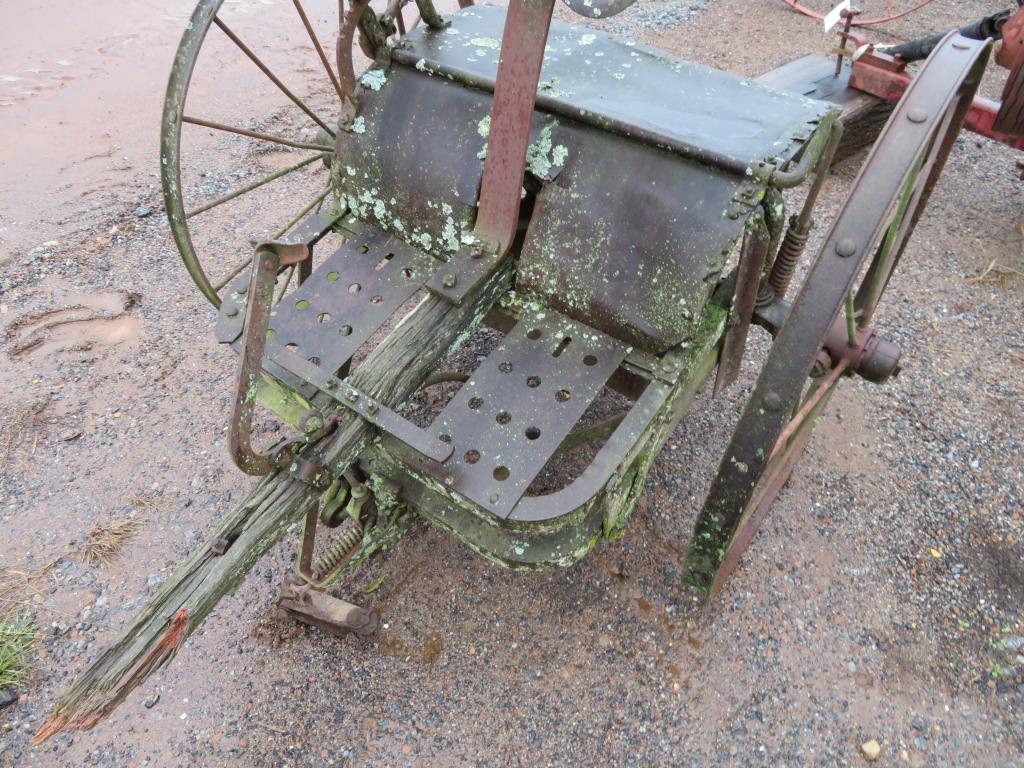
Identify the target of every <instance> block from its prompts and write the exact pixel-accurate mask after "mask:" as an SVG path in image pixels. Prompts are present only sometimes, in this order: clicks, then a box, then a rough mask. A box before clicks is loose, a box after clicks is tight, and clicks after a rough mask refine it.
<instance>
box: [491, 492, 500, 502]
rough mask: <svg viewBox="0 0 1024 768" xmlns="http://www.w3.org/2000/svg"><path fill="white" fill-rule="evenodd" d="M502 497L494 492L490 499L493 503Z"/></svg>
mask: <svg viewBox="0 0 1024 768" xmlns="http://www.w3.org/2000/svg"><path fill="white" fill-rule="evenodd" d="M500 498H501V496H500V495H498V494H497V493H492V494H491V497H490V499H489V501H490V502H491V504H497V503H498V499H500Z"/></svg>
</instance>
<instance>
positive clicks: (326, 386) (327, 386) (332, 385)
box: [324, 379, 338, 389]
mask: <svg viewBox="0 0 1024 768" xmlns="http://www.w3.org/2000/svg"><path fill="white" fill-rule="evenodd" d="M336 386H338V382H336V381H335V380H334V379H328V380H327V381H325V382H324V389H334V388H335V387H336Z"/></svg>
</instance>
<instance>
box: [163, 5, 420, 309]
mask: <svg viewBox="0 0 1024 768" xmlns="http://www.w3.org/2000/svg"><path fill="white" fill-rule="evenodd" d="M292 4H293V6H294V9H295V15H294V17H295V18H296V27H297V29H296V30H289V31H291V32H295V33H296V34H299V32H298V30H300V29H304V34H305V37H306V45H307V46H308V47H309V49H311V52H313V53H315V58H314V57H310V61H311V62H312V61H317V62H318V63H317V69H318V71H319V75H318V76H316V77H317V83H314V85H316V84H322V83H321V82H320V81H321V80H324V81H327V82H329V83H330V86H331V87H330V90H329V91H328V93H329V94H331V95H330V97H329V106H328V108H327V109H323V108H317V109H314V108H311V107H310V106H309V104H307V103H306V101H305V100H304V99H303V98H302V97H300V96H298V95H296V92H295V91H294V90H292V88H291V87H289V86H302V88H303V89H304V90H305V91H309V90H310V82H309V81H308V78H307V77H303V78H301V79H299V78H296V77H294V76H291V77H290V78H289V79H291V80H294V82H292V83H290V84H289V83H285V82H284V79H282V78H281V77H280V75H278V73H277V72H275V71H274V69H272V68H271V67H270V66H268V65H267V63H266V60H265V57H266V55H267V51H266V50H265V49H266V48H267V46H263V47H262V49H261V50H255V49H254V47H250V46H249V45H248V44H247V43H246V42H245V40H244V39H243V37H242V35H239V34H237V33H236V31H235V30H234V29H232V27H231V26H230V25H229V24H228V23H227V22H226V21H225V20H224V19H223V18H221V16H220V15H219V14H220V11H221V10H222V7H223V5H224V0H201V1H200V2H199V4H198V5H197V6H196V8H195V10H194V11H193V12H192V15H191V18H190V21H189V23H188V25H187V27H186V30H185V32H184V34H183V35H182V38H181V42H180V43H179V45H178V49H177V53H176V55H175V59H174V64H173V67H172V70H171V75H170V78H169V80H168V84H167V92H166V96H165V100H164V109H163V115H162V121H161V137H160V149H161V152H160V156H161V157H160V159H161V164H160V175H161V183H162V187H163V194H164V204H165V208H166V211H167V217H168V221H169V224H170V229H171V234H172V237H173V239H174V242H175V244H176V245H177V248H178V251H179V253H180V255H181V258H182V261H183V262H184V264H185V268H186V270H187V271H188V273H189V275H190V276H191V277H192V279H193V281H194V282H195V284H196V286H197V287H198V288H199V290H200V292H201V293H202V294H203V295H204V296H205V297H206V299H207V300H209V301H210V302H211V303H212V304H213V305H214V306H215V307H219V306H220V303H221V298H222V295H223V291H224V290H225V288H226V287H227V286H228V284H229V283H230V281H231V280H232V279H233V278H234V277H236V276H237V275H238V274H239V273H241V272H242V271H244V269H245V268H246V266H247V265H248V263H249V261H250V259H251V254H250V255H247V256H245V257H244V258H239V259H235V260H234V263H233V264H228V265H224V264H221V263H218V262H223V261H224V259H225V256H224V255H223V254H222V253H218V252H213V251H212V249H197V247H196V244H195V241H194V238H193V231H192V226H191V225H192V224H194V222H193V221H191V220H192V219H193V217H197V216H201V215H202V214H204V213H206V212H207V211H210V210H211V209H213V208H216V207H218V206H220V205H223V204H225V203H229V202H231V201H233V200H238V199H239V198H241V197H243V196H245V195H248V194H251V193H254V192H256V190H262V189H263V188H264V187H267V185H273V184H274V183H275V182H278V181H279V180H281V179H287V180H288V183H293V182H294V180H295V178H296V177H294V176H293V174H296V173H299V172H301V173H302V175H303V176H309V175H310V173H309V171H311V170H313V169H315V165H314V164H315V163H316V161H317V160H319V159H321V158H325V159H326V158H328V157H329V156H330V153H332V152H333V150H334V133H335V132H336V131H337V127H336V126H335V127H332V124H334V123H335V122H336V120H337V118H338V115H339V114H341V112H342V110H341V105H342V102H343V99H344V97H343V89H342V85H341V83H340V81H339V74H337V73H335V71H334V68H333V67H332V65H331V63H330V60H329V59H328V56H327V54H326V53H325V49H324V46H323V44H322V42H321V40H320V37H319V36H318V35H317V33H316V31H315V29H314V27H313V25H312V23H311V22H310V18H309V15H308V14H307V13H306V11H305V8H304V6H303V5H302V1H301V0H292ZM401 5H402V4H401V3H400V4H399V5H398V9H399V10H398V12H399V13H401V10H400V9H401ZM338 9H339V11H340V10H341V4H340V3H339V5H338ZM335 21H336V22H337V23H336V24H335V25H334V27H333V30H334V33H335V34H337V33H338V30H340V27H341V21H340V20H337V19H336V20H335ZM232 23H234V22H232ZM404 26H405V25H404V22H403V23H402V24H401V27H403V28H404ZM213 27H217V28H218V29H219V30H220V31H219V32H215V33H214V34H223V36H224V37H225V38H226V39H227V40H229V41H230V43H229V44H230V45H231V46H232V50H233V51H234V54H235V55H237V56H240V57H242V59H243V60H244V59H248V60H249V61H250V62H251V64H252V65H255V67H257V68H258V69H259V70H260V71H261V72H262V75H263V79H264V80H266V81H269V83H271V84H272V85H273V86H274V87H276V89H277V91H278V92H279V93H280V94H281V95H283V96H284V100H282V103H286V104H288V107H289V109H292V108H294V109H296V110H298V112H297V114H304V117H303V118H302V119H304V120H306V121H308V126H307V127H308V128H316V129H319V135H318V138H317V139H316V140H314V141H309V140H300V139H297V138H295V137H293V136H289V135H286V133H285V132H280V131H267V132H265V131H262V130H251V129H249V128H243V127H240V126H237V125H231V124H229V123H227V122H220V121H218V120H212V119H209V118H207V117H205V116H202V117H200V116H196V115H192V114H190V113H189V110H188V96H189V91H190V86H191V85H192V83H193V80H194V79H195V78H196V65H197V62H198V61H199V58H200V55H201V52H202V50H203V47H204V44H205V43H206V42H207V35H208V33H209V32H210V30H211V29H212V28H213ZM348 59H349V61H350V59H351V56H350V55H349V56H348ZM346 63H349V62H346ZM349 66H351V64H350V63H349ZM327 110H329V114H328V113H327ZM190 124H191V125H194V126H198V127H201V128H205V129H208V130H211V131H214V132H219V133H224V134H235V135H239V136H243V137H246V138H247V139H249V140H251V143H250V144H247V145H245V146H246V149H247V150H248V151H251V153H252V154H253V155H258V153H259V152H260V151H262V150H261V149H260V148H261V147H272V146H275V145H277V146H278V147H282V148H288V149H293V150H294V149H297V150H304V151H309V152H311V153H313V154H311V155H305V156H302V157H301V158H295V160H296V162H291V163H290V164H289V165H287V166H286V167H278V168H276V170H274V169H272V172H268V173H266V174H265V175H261V176H260V178H258V179H256V180H255V181H248V179H247V178H246V179H245V180H246V182H247V183H244V184H242V185H240V186H237V187H235V188H232V189H230V190H229V191H228V192H226V193H224V194H220V195H216V196H212V197H211V196H209V195H206V196H204V198H203V199H200V200H197V201H195V202H194V203H193V204H191V205H190V206H187V205H186V202H185V199H186V197H191V195H190V194H187V190H186V189H184V188H183V182H182V168H183V164H184V158H183V152H182V135H183V127H184V126H186V125H190ZM256 163H257V164H259V159H258V158H257V160H256ZM197 165H199V166H200V167H201V164H197ZM262 173H263V172H262V170H261V174H262ZM225 175H227V174H225ZM236 175H238V174H236ZM241 175H242V176H243V177H246V176H247V175H248V173H243V174H241ZM324 176H325V178H324V179H323V182H321V183H320V185H319V186H318V187H317V192H316V195H315V196H313V197H312V199H309V198H308V197H306V198H304V199H303V205H302V207H301V208H300V209H299V210H298V212H297V213H295V212H294V211H288V213H287V219H285V218H284V217H283V216H282V219H283V223H284V225H283V226H280V227H277V226H275V227H273V228H268V232H272V234H271V235H270V238H269V239H275V238H278V237H281V236H282V235H283V234H285V233H286V232H287V231H288V230H289V229H290V228H291V227H292V226H294V225H295V224H296V223H298V221H300V220H301V219H302V217H303V216H305V215H306V214H308V213H310V211H312V210H313V209H317V210H319V206H320V205H322V204H323V202H324V200H325V199H326V197H327V195H328V193H329V191H330V184H329V179H328V178H326V177H327V176H329V174H327V173H325V174H324ZM245 223H246V222H245V221H242V222H241V224H242V225H243V226H244V225H245ZM208 250H210V251H211V252H207V251H208ZM227 258H230V255H229V256H228V257H227ZM290 278H291V273H288V280H289V281H290ZM286 285H287V284H286Z"/></svg>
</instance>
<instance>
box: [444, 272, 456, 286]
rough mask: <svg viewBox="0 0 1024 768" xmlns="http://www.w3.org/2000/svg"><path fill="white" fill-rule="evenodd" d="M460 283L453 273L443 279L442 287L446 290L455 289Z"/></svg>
mask: <svg viewBox="0 0 1024 768" xmlns="http://www.w3.org/2000/svg"><path fill="white" fill-rule="evenodd" d="M458 282H459V278H457V277H456V276H455V275H454V274H453V273H452V272H449V273H448V274H447V275H445V276H444V277H443V278H442V279H441V285H443V286H444V287H445V288H454V287H455V286H456V285H457V284H458Z"/></svg>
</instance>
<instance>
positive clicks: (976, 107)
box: [850, 36, 1024, 149]
mask: <svg viewBox="0 0 1024 768" xmlns="http://www.w3.org/2000/svg"><path fill="white" fill-rule="evenodd" d="M851 39H854V40H855V42H856V43H857V44H858V45H864V44H866V41H864V40H863V38H861V39H860V40H857V39H856V38H855V36H851ZM904 66H905V64H904V65H902V66H901V62H900V60H898V59H894V58H893V57H891V56H886V55H885V54H881V53H876V52H870V53H868V54H865V55H864V56H862V57H861V58H859V59H858V60H857V61H855V62H853V68H852V70H851V72H850V87H851V88H856V89H857V90H858V91H863V92H864V93H869V94H871V95H872V96H877V97H878V98H880V99H885V100H887V101H894V102H895V101H899V100H900V98H902V96H903V92H904V91H906V90H907V86H909V85H910V81H911V80H912V79H913V78H911V77H910V76H909V75H907V74H906V73H905V72H904V71H903V67H904ZM999 107H1000V103H999V102H998V101H993V100H992V99H986V98H984V97H982V96H976V97H975V98H974V101H973V102H972V103H971V107H970V109H969V110H968V112H967V119H966V120H965V121H964V127H965V128H967V129H968V130H971V131H974V132H975V133H980V134H981V135H982V136H988V137H989V138H990V139H995V140H996V141H998V142H1000V143H1001V144H1006V145H1007V146H1010V147H1013V148H1014V149H1024V137H1017V136H1011V135H1010V134H1008V133H1003V132H1001V131H997V130H996V129H995V127H994V123H995V120H996V115H998V114H999Z"/></svg>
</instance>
